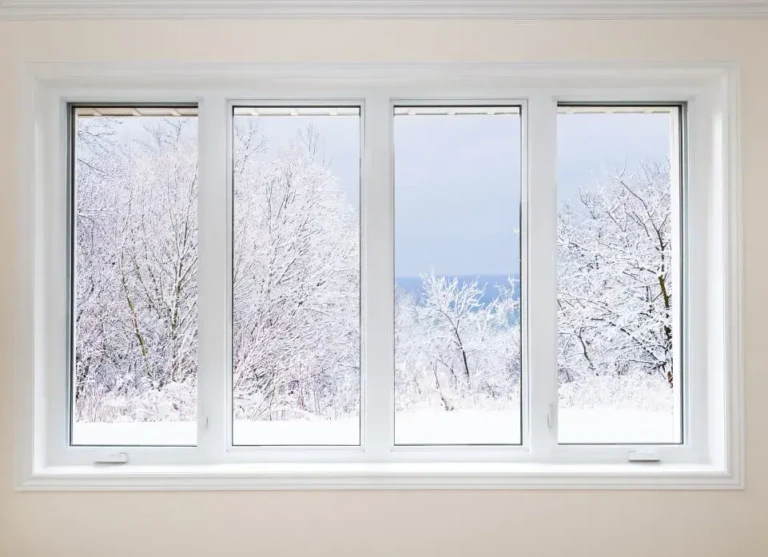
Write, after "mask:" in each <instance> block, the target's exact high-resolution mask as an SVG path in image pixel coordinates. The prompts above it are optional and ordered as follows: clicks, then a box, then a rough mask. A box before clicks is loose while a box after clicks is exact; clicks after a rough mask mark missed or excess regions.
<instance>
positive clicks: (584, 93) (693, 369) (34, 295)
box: [14, 63, 744, 490]
mask: <svg viewBox="0 0 768 557" xmlns="http://www.w3.org/2000/svg"><path fill="white" fill-rule="evenodd" d="M22 70H23V71H22V72H21V91H20V99H21V104H20V106H19V107H18V110H19V113H20V123H21V125H20V128H19V130H18V132H19V142H18V144H19V160H18V164H19V179H18V183H17V192H16V194H17V198H18V200H19V205H18V211H17V220H18V226H17V229H16V230H17V236H16V242H17V244H16V245H17V248H16V249H17V253H18V260H17V261H16V262H15V264H16V270H17V282H16V285H15V291H14V297H15V299H16V307H15V315H14V323H15V324H16V327H15V332H16V338H15V341H14V346H15V348H16V350H15V357H16V360H15V372H16V385H15V389H16V390H15V402H16V407H15V411H14V416H15V419H16V425H17V438H16V444H15V447H14V450H15V453H16V456H17V482H16V485H17V487H18V488H19V489H24V490H48V489H52V490H55V489H64V490H68V489H98V490H102V489H106V490H120V489H127V490H130V489H147V490H154V489H327V488H344V489H356V488H365V489H386V488H426V489H428V488H440V489H444V488H472V489H477V488H622V489H634V488H637V489H648V488H655V489H665V488H674V489H686V488H690V489H716V488H724V489H732V488H741V487H743V482H744V473H743V463H744V458H743V451H744V441H743V431H744V424H743V416H744V398H743V361H742V316H741V315H742V314H741V312H742V307H741V303H742V302H741V290H742V263H741V241H742V240H741V224H740V217H741V208H740V199H741V193H740V191H741V190H740V188H741V185H740V153H739V144H738V141H739V112H738V70H737V68H736V67H735V66H733V65H730V64H722V63H712V64H663V63H658V64H651V63H647V64H646V63H642V64H640V63H624V64H618V63H606V64H582V63H557V64H555V63H543V64H310V65H302V64H293V65H292V64H287V65H259V64H255V65H247V64H246V65H227V64H185V63H179V64H154V63H147V64H122V63H114V64H102V63H82V64H81V63H65V64H47V63H30V64H26V65H25V66H24V67H23V68H22ZM459 101H460V102H461V103H463V104H479V105H484V104H489V105H493V104H499V105H518V106H521V107H522V126H523V128H522V129H523V138H522V146H523V165H522V169H523V180H522V188H523V190H522V207H523V211H522V221H521V234H522V240H523V245H524V249H523V250H522V253H521V257H522V281H521V282H522V284H523V286H522V288H523V293H522V300H523V303H522V311H523V313H522V315H523V323H524V327H523V329H524V330H523V343H524V347H525V348H524V350H523V354H524V356H523V358H524V361H523V378H522V383H523V400H522V408H523V420H522V424H523V443H522V445H520V446H498V447H495V446H489V447H482V446H478V447H475V446H464V447H456V446H432V447H423V446H397V447H395V446H394V431H393V424H394V403H393V400H394V322H393V311H394V284H393V276H394V243H393V222H394V218H393V211H394V204H393V191H394V184H393V163H392V152H393V144H392V125H393V124H392V122H393V120H392V117H393V107H394V106H395V105H397V104H408V103H413V102H416V103H418V102H425V103H426V102H430V103H437V104H439V103H446V104H448V103H452V102H453V103H455V102H459ZM71 102H78V103H87V102H100V103H108V102H129V103H142V102H155V103H156V102H168V103H197V104H198V105H199V116H198V118H199V138H200V139H199V141H200V143H199V193H198V195H199V198H198V199H199V203H198V207H199V209H198V222H199V231H198V238H199V247H198V249H199V266H198V308H199V310H198V311H199V317H198V323H199V331H198V341H199V355H198V357H199V360H198V362H199V363H198V443H197V446H196V447H122V448H121V447H113V448H109V447H78V446H70V445H69V432H68V428H69V425H68V424H69V417H68V412H69V409H68V404H67V398H68V395H67V393H68V383H67V382H68V378H67V374H68V365H67V358H69V357H71V356H70V354H69V351H68V342H69V341H68V339H67V338H66V336H67V335H66V331H67V319H68V308H67V304H68V296H67V292H68V280H69V278H68V277H69V257H70V254H69V252H68V249H69V248H68V247H67V243H68V242H69V239H68V220H67V219H68V210H69V207H68V194H67V191H68V187H67V164H68V162H67V133H68V130H67V111H66V107H67V103H71ZM297 102H301V103H305V104H311V105H316V104H327V103H332V104H335V105H337V106H359V107H360V108H361V125H362V147H361V157H362V159H361V190H360V191H361V270H362V273H361V277H362V278H361V281H362V283H361V308H362V312H361V364H362V365H361V370H362V371H361V381H362V389H361V393H362V399H361V424H362V429H361V445H360V446H359V447H357V446H356V447H240V446H238V447H233V446H232V444H231V440H232V439H231V433H230V432H231V426H232V424H231V415H232V414H231V397H230V396H229V394H228V393H229V391H230V388H231V354H230V349H229V345H230V335H231V330H230V328H231V308H230V303H229V300H231V292H230V291H231V277H230V269H231V265H230V263H231V262H230V256H229V255H228V254H231V227H229V225H228V223H229V222H231V197H230V195H231V191H232V189H231V188H232V184H231V175H232V172H231V150H232V141H231V127H230V126H231V112H232V107H233V106H234V105H238V104H250V103H255V104H258V106H263V105H266V106H268V105H270V104H276V105H280V104H283V105H288V104H291V103H297ZM558 102H594V103H610V102H637V103H642V102H647V103H659V102H668V103H683V104H685V106H686V126H687V130H686V131H687V133H686V137H687V142H686V143H685V152H684V153H683V157H682V158H683V160H684V161H685V167H686V168H685V171H686V178H685V180H686V192H687V193H686V195H685V196H684V198H683V201H684V206H682V207H679V210H678V211H676V212H677V214H681V215H684V216H683V218H684V221H685V231H684V240H683V242H684V253H685V260H684V261H683V263H682V264H683V265H684V269H685V277H686V278H685V279H683V282H684V283H683V284H682V285H680V286H681V287H682V291H683V296H684V298H685V304H684V315H683V316H682V320H683V323H684V328H683V331H684V333H683V334H684V335H685V336H684V339H683V342H682V343H679V345H680V346H682V350H683V351H684V353H683V354H681V355H682V361H683V362H684V366H685V370H684V373H683V385H682V392H683V399H684V403H683V423H684V432H683V438H684V442H683V443H682V444H679V445H663V446H662V445H659V446H648V447H638V446H630V445H627V446H621V445H610V446H599V445H558V442H557V415H556V414H557V346H556V342H557V341H556V338H557V310H556V300H557V245H556V241H557V238H556V217H557V185H556V159H557V153H556V145H557V142H556V139H557V104H558ZM678 253H679V249H678ZM531 277H535V279H532V278H531ZM677 330H679V329H677ZM680 338H681V336H678V339H677V340H679V339H680ZM643 449H649V450H652V451H654V454H655V455H657V456H658V458H659V459H660V462H659V463H631V462H629V461H628V456H629V452H630V451H637V450H643ZM123 452H124V453H127V454H128V457H129V462H128V463H127V464H120V465H100V464H94V463H95V462H96V461H98V460H102V459H103V458H104V456H105V455H108V453H123Z"/></svg>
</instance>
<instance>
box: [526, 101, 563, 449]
mask: <svg viewBox="0 0 768 557" xmlns="http://www.w3.org/2000/svg"><path fill="white" fill-rule="evenodd" d="M525 138H526V139H527V142H526V145H527V157H526V159H525V160H526V164H527V169H526V174H527V186H526V188H525V190H526V191H525V194H524V195H525V197H524V199H525V202H524V203H525V204H524V211H523V212H524V213H525V218H526V219H527V225H526V226H524V228H525V230H526V233H527V242H526V246H527V253H526V254H525V257H526V259H527V265H525V268H526V271H527V272H526V276H525V277H524V279H523V288H524V292H525V294H524V295H525V300H526V301H527V304H526V305H527V308H526V311H525V316H524V317H525V318H527V323H528V326H527V328H526V332H527V335H528V336H527V339H526V340H525V343H526V346H527V348H528V350H527V364H528V365H527V366H526V367H527V371H528V374H527V378H528V396H527V401H528V414H527V415H528V419H529V422H528V431H529V432H530V438H529V445H530V447H531V451H532V453H533V455H534V457H535V458H536V459H537V460H538V459H545V458H546V457H547V455H548V454H550V453H551V452H552V451H553V449H555V448H556V446H557V181H556V163H557V103H556V102H555V101H554V100H553V99H552V98H551V97H550V96H547V95H536V96H533V97H532V98H531V99H530V100H529V102H528V110H527V118H526V133H525ZM525 205H527V211H526V210H525V209H526V207H525Z"/></svg>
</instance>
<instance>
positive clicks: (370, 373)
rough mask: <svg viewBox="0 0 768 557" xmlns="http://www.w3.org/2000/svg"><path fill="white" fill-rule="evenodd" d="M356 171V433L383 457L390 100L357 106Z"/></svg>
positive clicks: (390, 345) (390, 367)
mask: <svg viewBox="0 0 768 557" xmlns="http://www.w3.org/2000/svg"><path fill="white" fill-rule="evenodd" d="M363 110H364V112H363V136H362V138H363V139H362V141H363V146H362V151H361V153H362V169H361V170H362V173H361V181H362V188H361V207H362V222H361V226H362V228H361V230H362V233H361V240H362V242H361V266H362V273H361V294H362V296H361V305H362V308H361V309H362V314H361V315H362V319H361V328H362V331H361V332H362V335H361V340H362V373H361V377H362V379H361V385H362V398H361V400H362V411H361V417H362V439H361V443H362V445H363V447H364V450H365V458H366V460H377V461H381V460H387V459H388V458H389V453H390V449H391V447H392V445H393V443H394V388H395V384H394V373H395V362H394V350H395V339H394V334H395V332H394V331H395V323H394V238H393V223H394V215H393V207H394V200H393V191H394V184H393V176H392V174H393V172H392V165H393V158H392V154H393V148H392V106H391V103H390V100H389V98H388V97H385V96H378V95H376V96H370V97H368V98H367V99H366V101H365V106H364V107H363Z"/></svg>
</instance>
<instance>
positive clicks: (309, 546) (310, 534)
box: [0, 21, 768, 557]
mask: <svg viewBox="0 0 768 557" xmlns="http://www.w3.org/2000/svg"><path fill="white" fill-rule="evenodd" d="M30 60H37V61H73V60H166V61H169V60H171V61H172V60H195V61H270V62H282V61H389V62H402V61H430V62H434V61H543V60H573V61H594V60H652V61H668V60H736V61H738V62H739V63H740V64H741V68H742V115H743V122H742V137H741V145H742V152H743V179H744V180H743V182H744V215H743V218H744V221H743V225H744V226H743V228H744V235H745V239H744V246H745V293H744V294H745V296H744V297H745V316H746V317H745V319H746V322H745V328H744V331H745V350H746V365H747V384H746V389H747V405H748V406H747V489H746V490H745V491H725V492H704V491H701V492H693V491H688V492H670V491H666V492H664V491H656V492H654V491H650V492H630V491H627V492H620V491H570V492H569V491H485V492H484V491H442V492H440V491H432V492H430V491H404V492H397V491H382V492H364V491H351V492H344V491H330V492H282V493H281V492H202V493H17V492H15V491H14V490H13V454H12V453H13V445H12V441H13V439H12V437H13V426H12V423H13V416H12V411H11V407H12V402H13V401H12V388H11V386H12V382H13V370H12V369H11V355H12V352H13V345H12V337H11V332H12V330H13V327H14V324H13V321H12V314H11V310H12V301H13V298H14V291H13V287H12V284H13V274H14V267H13V262H14V258H15V253H14V249H15V247H14V246H15V242H14V234H15V230H14V225H13V223H14V218H15V198H14V189H15V187H16V180H17V171H18V169H17V145H16V129H17V124H18V122H17V114H16V106H17V103H18V98H17V78H16V76H17V67H18V63H19V62H21V61H30ZM767 129H768V21H765V22H760V21H752V22H749V21H743V22H725V21H722V22H719V21H710V22H705V21H699V22H651V21H649V22H546V23H514V22H503V21H499V22H469V21H468V22H459V21H455V22H429V21H414V22H407V21H382V22H352V21H349V22H279V21H263V22H58V23H41V22H38V23H34V22H28V23H0V262H2V264H1V265H0V557H54V556H56V557H70V556H73V557H74V556H77V557H91V556H96V555H109V556H110V557H127V556H141V557H155V556H162V557H176V556H179V557H198V556H200V557H202V556H206V557H208V556H228V555H264V556H270V557H272V556H275V557H278V556H283V555H290V556H299V555H301V556H331V555H333V556H338V557H345V556H353V555H354V556H366V557H376V556H385V555H386V556H395V555H398V556H399V555H402V556H411V555H414V556H417V555H418V556H428V555H436V556H440V557H451V556H485V555H504V556H509V555H520V556H525V557H534V556H536V557H555V556H558V557H560V556H563V557H587V556H589V557H596V556H622V557H641V556H642V557H646V556H649V555H651V556H655V557H678V556H679V557H682V556H691V557H715V556H716V557H768V404H766V403H765V402H763V400H762V398H763V397H764V396H768V395H766V393H768V371H766V370H767V369H768V351H767V350H766V349H765V343H766V341H765V338H764V337H765V335H766V334H768V332H766V330H765V328H764V326H763V325H761V323H764V322H765V316H766V315H768V289H767V288H766V286H765V284H766V283H765V279H764V277H766V276H768V179H767V178H766V177H768V135H767V132H766V130H767Z"/></svg>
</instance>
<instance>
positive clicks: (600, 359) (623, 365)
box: [558, 163, 674, 387]
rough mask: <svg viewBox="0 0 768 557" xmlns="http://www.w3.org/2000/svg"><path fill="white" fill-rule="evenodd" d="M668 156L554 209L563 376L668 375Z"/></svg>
mask: <svg viewBox="0 0 768 557" xmlns="http://www.w3.org/2000/svg"><path fill="white" fill-rule="evenodd" d="M671 195H672V188H671V186H670V177H669V164H650V163H649V164H643V165H641V166H640V168H639V170H638V171H637V172H634V173H630V172H626V171H625V172H622V173H619V174H617V175H614V176H609V177H607V178H606V180H605V181H604V182H603V183H600V184H598V185H597V186H595V187H594V188H591V189H588V190H585V191H581V192H580V193H579V195H578V200H577V201H576V202H575V203H564V204H562V206H561V208H560V211H559V213H558V245H559V266H558V269H559V272H558V281H559V287H558V319H559V346H560V350H559V368H560V375H561V381H562V382H563V383H569V382H578V381H580V380H583V379H584V378H587V377H595V376H614V377H628V376H635V377H637V376H638V375H651V376H655V377H658V378H660V380H663V381H665V382H666V383H667V384H668V385H669V386H670V387H671V386H672V384H673V377H674V375H673V371H672V365H673V362H672V341H673V336H672V335H673V331H672V316H673V292H672V282H673V274H672V273H673V266H672V262H671V256H672V222H671V221H672V212H671V210H672V203H671V197H670V196H671Z"/></svg>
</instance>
